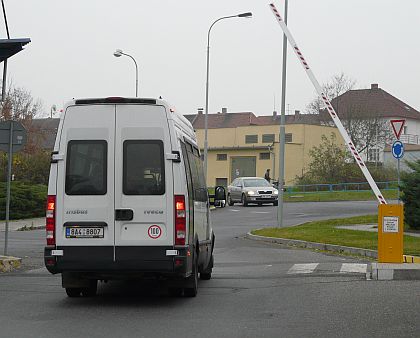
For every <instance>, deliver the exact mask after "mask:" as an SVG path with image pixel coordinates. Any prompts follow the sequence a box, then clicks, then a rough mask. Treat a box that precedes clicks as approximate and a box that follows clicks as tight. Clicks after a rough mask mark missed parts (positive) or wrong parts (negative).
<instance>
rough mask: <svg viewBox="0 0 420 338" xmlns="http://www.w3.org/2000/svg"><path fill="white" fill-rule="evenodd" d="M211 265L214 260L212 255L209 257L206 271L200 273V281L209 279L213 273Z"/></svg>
mask: <svg viewBox="0 0 420 338" xmlns="http://www.w3.org/2000/svg"><path fill="white" fill-rule="evenodd" d="M213 264H214V258H213V255H211V257H210V261H209V265H208V266H207V268H206V270H204V271H203V272H201V273H200V279H201V280H209V279H211V273H212V272H213Z"/></svg>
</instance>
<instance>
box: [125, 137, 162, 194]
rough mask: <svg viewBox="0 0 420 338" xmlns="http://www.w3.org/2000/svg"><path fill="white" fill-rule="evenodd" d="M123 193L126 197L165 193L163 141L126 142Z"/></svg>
mask: <svg viewBox="0 0 420 338" xmlns="http://www.w3.org/2000/svg"><path fill="white" fill-rule="evenodd" d="M123 193H124V194H125V195H163V194H164V193H165V161H164V158H163V142H162V141H161V140H147V141H143V140H127V141H124V144H123Z"/></svg>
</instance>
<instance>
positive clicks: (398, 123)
mask: <svg viewBox="0 0 420 338" xmlns="http://www.w3.org/2000/svg"><path fill="white" fill-rule="evenodd" d="M390 122H391V126H392V129H393V130H394V134H395V137H396V138H397V140H399V139H400V136H401V132H402V130H403V127H404V124H405V120H391V121H390Z"/></svg>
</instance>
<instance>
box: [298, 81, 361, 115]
mask: <svg viewBox="0 0 420 338" xmlns="http://www.w3.org/2000/svg"><path fill="white" fill-rule="evenodd" d="M355 85H356V81H355V80H353V79H352V78H350V77H348V76H347V75H345V74H344V73H340V74H336V75H334V76H333V77H332V78H331V80H330V81H329V82H327V83H324V84H323V85H322V90H323V92H324V93H325V94H326V95H327V97H328V98H329V99H330V101H331V100H333V99H335V98H336V97H338V96H340V95H341V94H344V93H345V92H347V91H349V90H351V89H353V88H354V86H355ZM324 108H325V104H324V102H323V101H322V99H321V98H320V97H319V96H317V97H316V98H314V99H313V100H312V101H311V102H310V103H309V104H308V105H307V106H306V113H309V114H321V115H322V113H323V110H324ZM329 120H330V119H329ZM329 120H328V121H329Z"/></svg>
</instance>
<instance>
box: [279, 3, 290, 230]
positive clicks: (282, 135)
mask: <svg viewBox="0 0 420 338" xmlns="http://www.w3.org/2000/svg"><path fill="white" fill-rule="evenodd" d="M288 4H289V2H288V0H286V1H285V3H284V22H285V23H286V25H287V13H288ZM286 66H287V37H286V35H285V34H283V69H282V80H281V115H280V147H279V148H280V149H279V189H278V190H279V195H278V207H277V226H278V227H279V228H282V227H283V197H284V194H283V188H284V158H285V143H286V139H285V138H286V130H285V124H286V116H285V115H286V68H287V67H286Z"/></svg>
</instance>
